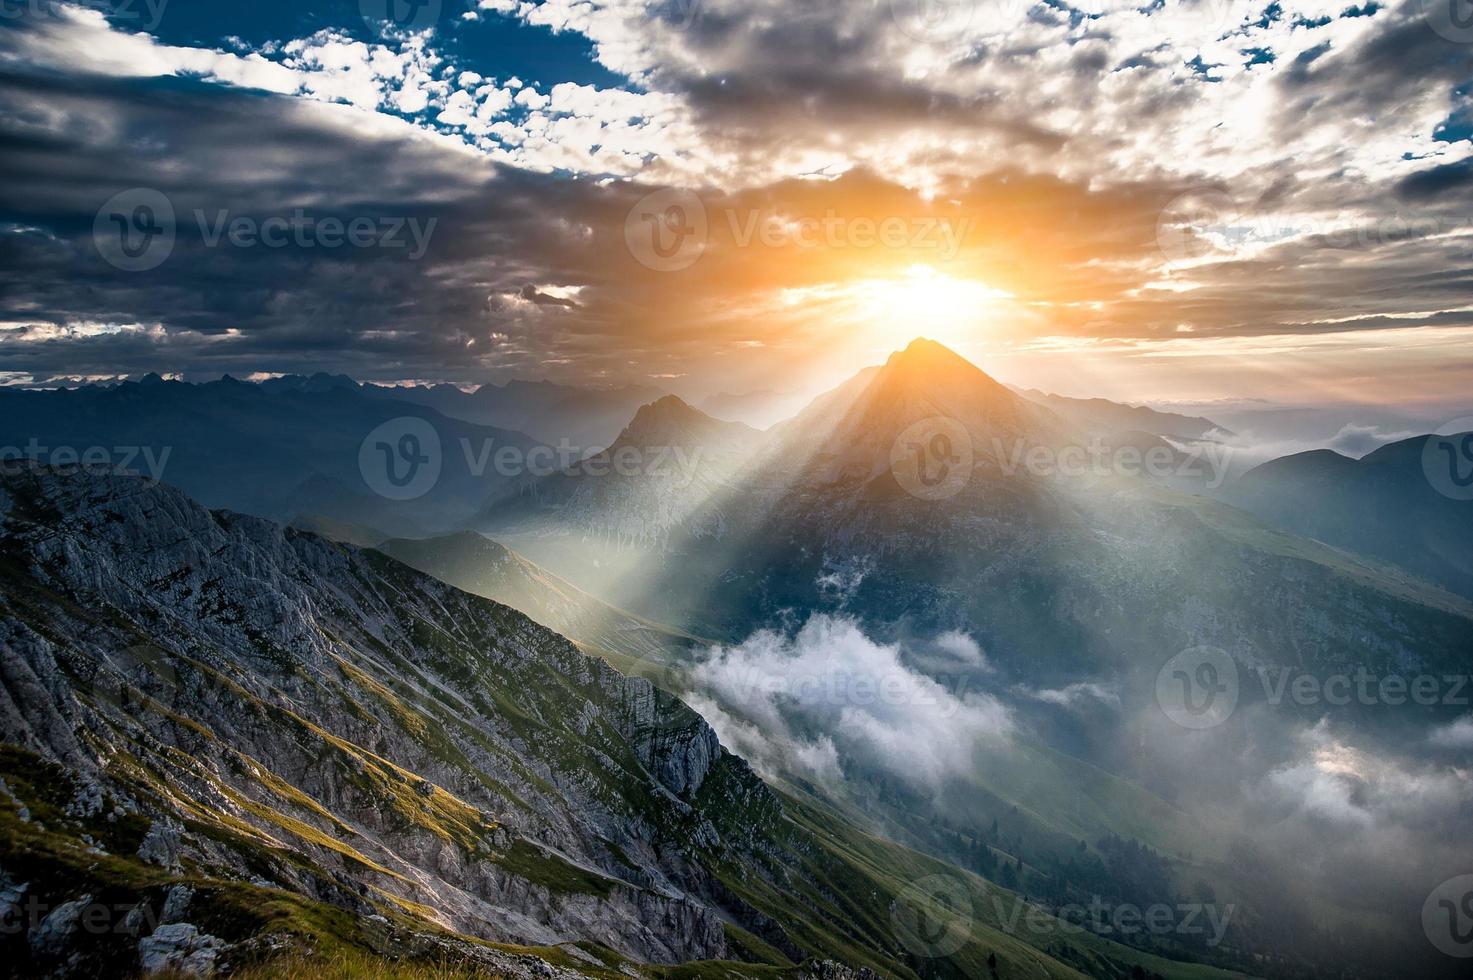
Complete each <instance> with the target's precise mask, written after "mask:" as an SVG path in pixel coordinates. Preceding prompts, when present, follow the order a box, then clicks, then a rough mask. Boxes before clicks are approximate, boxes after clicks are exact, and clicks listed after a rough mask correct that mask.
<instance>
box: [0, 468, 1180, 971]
mask: <svg viewBox="0 0 1473 980" xmlns="http://www.w3.org/2000/svg"><path fill="white" fill-rule="evenodd" d="M0 742H3V745H0V779H3V780H4V783H3V787H0V824H3V829H4V833H3V835H0V898H3V899H4V902H5V908H4V909H3V912H4V913H5V915H6V918H7V920H10V919H13V918H15V917H16V916H21V917H22V920H23V922H24V924H25V925H26V928H24V929H19V930H7V931H6V932H5V933H4V935H3V937H0V945H3V946H4V950H3V952H4V954H5V955H7V956H10V957H12V962H15V963H20V964H22V965H23V967H24V969H23V970H22V971H21V972H23V973H35V974H40V973H46V974H51V975H59V976H65V975H98V974H99V973H100V974H102V975H122V974H126V973H129V972H132V971H136V970H137V969H139V968H140V966H142V967H147V968H152V967H158V966H170V967H175V968H181V969H185V970H193V971H196V972H199V973H209V972H212V971H213V970H216V969H219V968H228V969H232V970H233V969H236V968H242V967H249V966H250V964H252V963H256V962H260V961H262V960H263V959H264V960H269V959H270V957H272V956H273V955H277V954H278V953H281V952H282V951H283V950H287V951H293V950H295V951H301V950H303V949H305V950H307V951H308V952H311V951H314V950H316V951H320V950H322V949H324V948H330V947H332V946H333V944H339V945H344V946H346V947H350V948H351V949H352V950H357V951H359V952H360V953H361V952H362V951H364V950H367V951H369V952H370V953H371V954H372V955H373V956H377V957H383V958H387V959H401V958H410V957H425V956H428V957H431V958H443V957H445V956H448V955H451V954H452V953H453V954H454V955H455V956H456V957H459V958H460V959H461V960H464V961H466V962H469V963H471V964H472V965H474V966H476V967H477V968H480V969H485V970H490V971H492V972H493V973H495V974H496V975H501V976H533V975H537V976H565V975H567V976H571V975H575V974H579V973H587V974H590V975H596V976H605V975H608V976H614V975H618V971H624V972H628V971H630V970H633V971H634V972H635V973H636V974H639V975H642V973H641V971H643V970H646V969H649V968H647V967H644V966H641V965H640V964H660V963H676V962H686V961H692V960H714V959H746V960H754V961H758V962H764V963H767V964H770V966H773V967H779V968H782V969H786V970H796V969H798V967H797V966H795V965H796V964H800V963H802V962H804V961H810V965H808V966H804V967H802V969H803V970H805V971H807V972H809V973H812V972H813V971H815V970H816V971H817V972H818V973H820V974H822V973H824V971H828V972H829V973H830V974H831V975H834V976H848V975H850V974H849V973H845V972H844V971H845V970H851V971H854V975H863V974H862V972H861V971H863V970H867V969H874V970H877V971H879V972H882V973H885V974H889V975H893V976H902V977H914V976H916V975H917V974H918V972H919V971H920V970H922V969H924V970H925V972H926V975H928V976H943V977H944V976H967V975H974V973H975V971H977V970H980V969H981V968H982V967H981V964H982V963H984V962H985V961H986V959H987V957H989V956H991V955H996V956H997V957H998V959H999V960H1000V961H1001V963H1002V967H1001V975H1002V976H1014V975H1021V974H1022V972H1023V971H1026V970H1032V969H1034V964H1038V963H1048V964H1049V969H1050V970H1051V971H1052V972H1053V973H1054V975H1056V976H1074V975H1078V974H1077V973H1076V971H1075V969H1073V968H1071V967H1068V966H1065V965H1064V964H1063V963H1060V962H1057V961H1055V960H1053V959H1050V957H1049V956H1048V954H1046V953H1044V952H1042V951H1040V949H1039V948H1036V947H1035V946H1031V945H1029V943H1034V944H1041V942H1042V941H1041V940H1038V939H1034V938H1032V937H1015V936H1009V935H1004V934H1002V933H1000V932H998V931H997V930H996V929H994V928H992V927H990V926H987V925H984V924H983V923H980V922H978V923H972V922H970V921H969V922H968V923H967V926H968V928H969V929H970V930H971V931H970V932H969V934H968V939H967V941H966V942H964V943H962V944H961V948H960V949H958V950H957V951H956V952H955V953H953V954H951V955H950V956H949V957H948V958H946V959H944V960H941V959H931V958H929V957H927V956H925V955H920V956H919V957H918V956H917V954H915V953H914V951H913V950H910V949H908V948H907V945H906V943H905V942H904V941H903V940H902V939H901V938H899V937H897V935H896V932H895V929H896V926H895V924H894V923H895V922H896V921H897V920H896V919H895V913H894V911H893V909H894V903H895V902H896V901H898V900H899V899H897V896H898V895H901V894H902V893H904V892H905V890H906V887H907V886H908V885H909V884H910V883H911V882H912V881H914V880H915V879H916V878H917V877H922V876H925V875H927V874H935V873H940V872H948V873H951V874H957V875H962V876H963V878H966V877H967V876H965V875H964V874H963V873H961V872H957V871H955V869H950V870H949V871H948V869H947V868H946V866H945V865H941V864H939V863H938V862H935V861H931V860H929V859H926V858H923V857H921V856H920V855H916V854H914V853H911V852H908V851H905V850H904V849H902V848H898V847H896V846H894V845H891V844H887V843H885V842H882V841H877V840H874V839H871V838H867V837H865V836H864V835H862V834H858V833H856V832H855V831H854V830H853V828H851V827H848V826H846V825H845V824H844V823H843V822H842V821H839V820H837V819H834V818H833V817H832V815H824V814H822V813H818V812H815V811H813V810H812V809H811V807H810V806H809V805H807V804H802V803H799V802H797V801H793V800H788V801H784V800H782V799H780V798H779V797H777V796H776V795H774V794H773V792H772V791H771V790H769V789H768V788H767V787H766V786H765V785H764V784H763V783H762V782H761V781H760V780H758V779H757V778H756V777H755V776H754V775H753V774H752V773H751V771H750V770H749V769H748V768H747V766H746V765H745V763H743V762H742V761H740V760H739V759H737V758H736V757H734V756H732V755H730V754H729V753H727V752H726V751H725V750H723V749H722V747H721V746H720V744H719V743H718V741H717V739H716V737H715V735H714V734H713V733H712V731H711V729H710V728H709V727H708V726H707V725H706V724H705V722H704V721H702V719H701V718H700V717H699V716H697V715H695V714H694V713H693V712H691V711H690V710H689V709H687V708H686V707H685V706H683V705H682V704H681V703H680V702H678V701H677V700H675V699H674V698H672V697H670V696H669V695H666V694H664V693H663V692H661V691H659V690H657V689H656V688H654V687H653V686H651V684H650V683H649V682H647V681H644V680H639V679H632V678H626V677H624V676H623V675H621V674H619V673H618V672H616V671H615V670H614V669H613V668H611V667H609V666H608V665H607V664H606V663H604V662H602V661H600V660H597V659H592V658H589V657H586V656H584V655H583V654H581V653H580V652H579V651H577V650H576V649H575V648H574V647H573V646H572V645H571V644H570V643H569V642H567V641H566V640H564V639H562V638H561V637H559V636H557V635H556V634H554V633H551V632H549V631H548V630H546V629H544V628H542V627H539V626H537V625H535V624H533V623H532V622H531V621H529V620H528V619H526V618H525V617H523V616H522V615H521V614H519V613H516V612H514V611H512V610H510V609H507V608H506V607H503V606H500V605H497V604H495V603H492V602H489V601H486V600H483V599H480V598H477V597H474V596H470V595H467V594H465V593H463V592H460V591H458V590H456V589H453V588H451V587H449V586H446V585H444V584H442V583H440V582H437V581H435V580H434V579H431V578H428V577H426V576H424V575H421V574H419V573H417V572H414V571H413V570H411V569H409V568H407V567H405V566H403V565H400V564H398V563H397V562H394V561H393V560H391V559H389V558H387V557H385V556H383V555H381V554H378V553H376V552H371V551H361V550H358V549H356V548H352V547H348V546H343V545H338V544H334V543H332V542H329V541H326V540H324V539H321V538H318V537H316V536H314V535H310V534H306V533H302V532H296V531H291V530H283V529H282V528H280V527H277V526H275V525H273V524H270V523H268V522H265V521H262V520H259V519H255V518H249V517H242V516H238V515H233V514H228V513H212V512H210V511H207V510H205V509H203V508H201V507H199V506H198V505H196V504H194V503H192V502H191V501H190V500H189V499H188V498H186V497H185V496H184V495H183V494H182V493H180V492H178V491H175V490H173V489H171V488H169V487H167V486H164V485H157V484H150V483H146V482H144V481H141V480H138V479H135V478H120V477H113V476H96V475H87V474H80V473H58V472H55V471H49V470H27V471H25V472H22V473H19V474H8V475H5V476H3V477H0ZM979 887H980V885H979ZM180 889H183V890H180ZM94 907H103V908H105V909H110V910H112V912H111V913H104V914H112V915H113V920H110V921H112V922H113V926H114V927H110V928H107V929H103V930H93V929H90V928H84V927H83V925H79V923H83V924H85V923H86V922H88V921H90V917H91V916H92V915H93V913H92V912H91V911H90V910H91V909H93V908H94ZM27 917H28V918H27ZM1046 938H1050V937H1046ZM1050 941H1055V940H1052V939H1051V938H1050ZM498 944H501V945H498ZM505 944H515V945H513V946H507V945H505ZM575 944H576V945H575ZM529 946H530V947H536V950H535V952H536V954H537V955H536V956H535V957H534V956H530V955H529V951H528V950H527V949H526V947H529ZM355 955H357V954H355ZM1069 955H1070V962H1072V963H1076V964H1096V966H1098V967H1099V968H1100V969H1106V968H1107V967H1105V966H1103V965H1102V964H1110V965H1109V966H1108V970H1109V971H1111V972H1119V971H1120V970H1122V969H1127V968H1128V965H1129V964H1130V963H1140V962H1146V963H1148V964H1149V965H1152V966H1166V965H1169V964H1166V961H1162V960H1155V959H1153V958H1145V959H1142V957H1141V954H1137V953H1134V952H1132V951H1129V950H1124V949H1123V948H1117V947H1114V946H1112V945H1111V944H1109V943H1106V942H1103V941H1097V940H1093V939H1089V938H1087V937H1086V938H1085V939H1081V940H1078V941H1077V943H1076V942H1075V941H1071V943H1070V947H1069ZM825 958H833V959H836V960H839V961H842V962H843V963H844V964H845V965H844V966H842V967H840V966H833V967H819V966H816V965H813V964H814V963H816V962H817V961H819V960H822V959H825ZM1122 963H1124V964H1126V966H1124V967H1123V966H1121V964H1122Z"/></svg>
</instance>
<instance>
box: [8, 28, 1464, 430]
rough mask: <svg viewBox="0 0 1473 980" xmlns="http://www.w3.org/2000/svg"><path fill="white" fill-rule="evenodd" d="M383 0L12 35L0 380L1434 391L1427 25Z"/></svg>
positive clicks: (1456, 334)
mask: <svg viewBox="0 0 1473 980" xmlns="http://www.w3.org/2000/svg"><path fill="white" fill-rule="evenodd" d="M395 2H396V3H399V4H400V6H399V7H397V8H396V9H395V11H394V12H395V13H396V14H398V15H399V17H400V19H401V20H402V21H403V22H404V23H403V24H402V25H393V24H387V23H385V22H384V21H382V19H380V18H378V17H376V16H374V13H375V10H376V8H375V6H374V4H372V3H368V2H367V0H365V2H364V3H363V4H347V3H331V4H325V5H320V6H317V7H314V8H312V9H311V10H303V9H301V8H298V7H295V6H293V5H286V4H280V5H267V6H265V7H262V8H261V9H260V11H259V13H258V14H255V15H253V18H252V21H253V24H254V26H253V27H252V28H251V30H249V31H246V32H243V31H242V28H241V23H240V21H241V18H238V17H237V18H232V19H229V20H225V19H223V18H221V17H219V16H217V15H213V14H211V12H209V11H207V10H201V9H198V8H196V7H192V6H186V5H184V4H182V3H177V2H176V3H172V4H170V3H165V2H162V0H160V2H158V3H156V4H154V5H148V4H144V3H142V2H141V0H140V2H131V3H122V2H118V3H115V4H111V5H103V4H96V3H94V4H86V5H80V4H67V3H49V2H44V0H36V2H34V3H30V4H28V5H18V6H12V7H11V8H9V9H8V10H7V14H6V17H5V20H4V22H3V25H0V74H3V82H0V91H3V93H4V95H3V103H0V106H3V108H0V127H3V129H0V132H3V134H4V138H5V139H6V142H7V143H8V145H9V147H10V148H9V149H8V150H7V152H6V154H5V156H4V163H3V167H4V171H3V172H4V176H5V181H4V183H3V185H0V249H3V250H4V253H3V254H4V256H5V262H4V273H3V279H0V282H3V283H4V296H5V299H4V306H5V309H4V311H3V312H0V373H3V377H4V379H5V380H6V381H7V382H9V383H21V384H48V383H57V382H59V381H62V380H67V379H70V380H86V379H101V378H113V377H119V376H138V375H141V374H143V373H145V372H148V371H159V370H166V369H167V370H171V371H173V372H177V373H180V374H182V375H183V376H185V377H198V378H204V377H218V376H219V375H220V374H223V373H233V374H236V375H252V374H256V373H310V372H313V371H318V370H326V371H332V372H345V373H348V374H350V375H352V376H354V377H355V378H358V379H360V380H365V381H383V382H402V381H430V382H434V381H446V382H453V383H465V384H471V383H479V382H486V381H504V380H506V379H509V378H512V377H521V378H540V377H546V378H549V379H552V380H555V381H560V382H564V383H573V384H594V385H623V384H631V383H655V384H658V385H661V386H663V387H667V388H670V389H672V390H676V391H708V392H712V391H718V390H720V391H731V392H736V393H746V392H752V391H761V390H773V391H780V392H794V391H812V390H816V389H817V388H821V387H824V386H826V385H828V384H832V383H833V382H834V381H836V380H838V379H839V378H841V377H843V376H845V375H847V374H849V373H852V371H853V370H856V369H858V368H859V367H862V366H864V365H866V364H871V363H875V362H877V361H879V360H883V356H884V354H885V353H886V352H888V351H890V350H893V349H897V348H899V347H903V346H904V344H905V342H906V341H908V340H909V339H910V338H912V337H914V336H918V335H925V336H932V337H935V338H936V339H938V340H941V341H943V342H945V343H948V344H949V345H951V346H953V347H954V348H956V349H957V350H959V351H961V352H962V353H963V354H965V355H966V356H968V357H969V358H971V359H972V360H974V361H975V362H976V363H978V364H979V365H981V366H983V367H984V368H985V369H987V370H988V371H989V372H991V373H993V374H994V375H996V376H997V377H999V378H1002V379H1004V380H1007V381H1009V382H1013V383H1017V384H1021V385H1026V386H1032V387H1040V388H1045V389H1048V390H1053V391H1058V392H1061V393H1064V394H1070V395H1101V396H1105V397H1114V398H1117V399H1121V400H1130V401H1133V402H1142V401H1153V402H1166V401H1211V400H1214V399H1221V398H1225V397H1229V396H1231V397H1236V398H1260V399H1267V400H1271V401H1276V402H1288V403H1294V404H1309V403H1318V404H1345V405H1366V406H1388V405H1391V404H1393V403H1395V404H1398V405H1400V406H1401V407H1403V408H1406V407H1407V406H1410V405H1420V406H1423V407H1424V408H1425V411H1426V413H1427V415H1428V417H1437V416H1438V413H1439V412H1441V411H1443V409H1444V408H1455V407H1459V403H1460V402H1462V401H1464V399H1465V394H1464V393H1465V392H1466V390H1467V389H1468V382H1469V380H1470V378H1473V354H1470V353H1469V352H1470V350H1473V345H1469V343H1468V339H1469V336H1470V333H1469V331H1470V328H1473V303H1470V302H1469V298H1468V292H1469V288H1468V287H1469V285H1470V283H1469V281H1468V273H1467V271H1466V268H1465V267H1466V254H1467V242H1468V237H1469V234H1470V229H1469V227H1468V220H1467V219H1468V212H1467V209H1466V207H1464V205H1465V203H1466V202H1467V201H1468V200H1469V198H1470V194H1473V191H1470V186H1473V166H1470V165H1469V160H1470V150H1473V143H1470V141H1469V135H1470V132H1473V130H1470V128H1469V116H1468V91H1467V86H1466V84H1465V82H1466V79H1467V78H1468V77H1469V75H1470V74H1473V73H1470V67H1473V60H1470V49H1469V45H1468V43H1467V42H1469V41H1473V37H1465V36H1463V35H1464V32H1460V31H1459V29H1458V28H1457V25H1456V22H1455V21H1452V20H1448V19H1447V18H1446V17H1439V8H1438V6H1437V4H1435V3H1432V2H1430V0H1429V2H1428V3H1423V2H1421V0H1414V2H1411V3H1399V4H1390V5H1385V6H1383V5H1380V4H1378V3H1375V2H1371V3H1368V4H1364V5H1360V6H1353V5H1352V6H1347V5H1345V4H1340V3H1334V4H1332V3H1324V2H1317V0H1303V2H1295V3H1279V2H1275V3H1240V2H1237V0H1203V2H1199V3H1176V2H1167V3H1162V4H1155V5H1151V6H1150V7H1147V8H1136V7H1134V6H1131V5H1127V4H1117V3H1111V2H1108V0H1091V2H1088V3H1085V4H1082V5H1069V4H1064V3H1039V4H1031V5H1030V4H1026V3H1021V2H1019V3H1007V2H996V3H981V2H978V3H975V4H970V3H962V2H958V3H950V4H921V3H910V2H908V0H878V2H853V3H842V4H816V3H808V2H803V3H786V4H778V3H756V4H752V3H743V4H736V3H732V2H726V0H689V2H684V3H662V4H651V3H644V2H625V3H598V4H590V3H581V2H580V3H572V2H547V3H538V4H533V3H516V2H512V0H482V2H480V3H479V4H466V3H461V2H458V0H444V2H437V0H430V2H429V3H426V4H423V5H419V6H409V5H406V4H403V2H402V0H395ZM380 6H382V5H380ZM385 9H387V8H385ZM1443 13H1446V11H1444V12H1443ZM366 15H367V16H366ZM1413 79H1415V82H1413ZM140 206H142V207H144V208H146V210H145V211H139V208H140ZM144 216H150V218H149V220H151V221H153V223H152V224H148V223H145V222H144V220H143V218H144ZM155 231H157V232H158V234H157V235H155V234H154V232H155ZM164 232H167V234H164ZM145 234H146V235H148V236H150V237H146V238H145V237H141V236H144V235H145ZM119 235H123V236H133V240H132V244H133V245H134V246H136V247H137V248H144V247H145V246H146V249H147V251H146V254H143V255H142V256H141V257H140V258H134V257H130V256H128V255H127V254H122V253H120V252H118V250H117V249H118V247H119V246H120V244H121V245H127V244H129V242H128V241H121V242H120V240H119V238H118V236H119ZM130 250H132V249H130ZM1366 421H1367V420H1366V419H1357V418H1346V419H1345V422H1356V423H1360V424H1364V423H1365V422H1366Z"/></svg>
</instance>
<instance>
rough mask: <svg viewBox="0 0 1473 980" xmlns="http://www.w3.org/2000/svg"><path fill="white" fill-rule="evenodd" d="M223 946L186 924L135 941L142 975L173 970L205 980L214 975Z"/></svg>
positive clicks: (172, 925) (167, 926)
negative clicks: (217, 958) (216, 961)
mask: <svg viewBox="0 0 1473 980" xmlns="http://www.w3.org/2000/svg"><path fill="white" fill-rule="evenodd" d="M222 945H224V944H223V943H221V942H220V940H219V939H216V938H215V937H214V936H211V935H207V934H205V933H202V932H200V931H199V929H197V928H195V927H194V926H192V925H190V924H189V923H187V922H171V923H167V924H165V925H161V926H159V927H158V928H157V929H155V930H154V931H153V934H152V935H149V936H145V937H143V938H142V939H140V940H138V965H139V968H140V969H142V970H143V972H144V973H159V972H161V971H163V970H175V971H177V972H179V973H182V974H184V975H185V976H191V977H208V976H212V975H213V974H214V972H215V959H216V957H218V956H219V955H220V948H221V946H222Z"/></svg>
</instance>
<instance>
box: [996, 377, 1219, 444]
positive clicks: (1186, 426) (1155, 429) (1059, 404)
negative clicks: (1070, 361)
mask: <svg viewBox="0 0 1473 980" xmlns="http://www.w3.org/2000/svg"><path fill="white" fill-rule="evenodd" d="M1013 390H1014V391H1016V392H1017V393H1018V394H1020V395H1022V396H1023V397H1024V398H1026V399H1028V400H1029V401H1031V402H1037V403H1038V404H1040V405H1043V406H1044V407H1045V408H1048V409H1050V410H1052V411H1054V412H1057V413H1058V414H1059V415H1060V416H1062V417H1063V418H1066V419H1068V420H1069V421H1070V422H1071V423H1072V424H1074V425H1075V426H1077V427H1078V428H1080V429H1083V430H1084V431H1086V432H1099V433H1108V432H1131V431H1135V432H1149V433H1151V434H1152V435H1157V436H1171V437H1173V438H1176V439H1205V438H1209V437H1217V436H1231V435H1232V434H1233V433H1232V432H1230V431H1229V430H1227V429H1225V428H1223V427H1222V426H1220V425H1218V424H1217V423H1216V422H1214V421H1212V420H1211V419H1208V418H1202V417H1200V416H1193V415H1179V414H1177V413H1175V412H1162V411H1158V410H1157V409H1154V408H1149V407H1147V406H1145V405H1123V404H1121V403H1120V402H1112V401H1109V400H1107V399H1104V398H1069V397H1066V396H1064V395H1055V394H1051V393H1049V392H1046V391H1039V390H1037V389H1035V388H1014V389H1013Z"/></svg>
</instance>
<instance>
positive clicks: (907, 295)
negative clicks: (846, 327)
mask: <svg viewBox="0 0 1473 980" xmlns="http://www.w3.org/2000/svg"><path fill="white" fill-rule="evenodd" d="M847 292H848V293H849V294H850V295H851V296H852V298H853V300H854V301H855V303H856V304H857V307H858V308H857V309H856V310H855V313H856V314H857V315H858V316H859V317H860V318H861V319H863V320H864V321H865V322H866V323H867V324H868V325H869V327H870V329H872V330H873V331H874V332H875V333H876V335H877V339H879V340H881V341H882V342H884V343H886V344H889V345H891V346H893V345H894V344H895V343H906V342H909V341H910V340H911V339H912V338H914V337H917V336H922V335H924V336H927V337H932V338H934V339H936V340H938V341H940V342H941V343H945V344H949V345H964V344H967V343H972V342H975V341H977V340H980V339H982V337H983V335H984V334H986V333H987V332H988V330H989V328H990V327H992V326H993V325H994V324H996V323H997V321H998V319H999V314H1000V313H1001V311H1002V309H1003V307H1004V305H1005V304H1006V303H1007V302H1008V301H1009V300H1011V299H1012V298H1013V297H1012V294H1011V293H1008V292H1005V291H1003V290H1001V289H997V288H995V287H993V286H989V285H988V284H987V283H985V282H982V281H980V280H977V279H958V278H956V277H954V276H950V275H947V274H945V273H943V272H938V271H937V270H936V269H934V268H932V267H931V266H929V265H913V266H910V267H909V268H908V269H906V270H905V271H904V273H902V274H901V275H899V276H892V277H888V278H877V279H862V280H859V281H857V282H854V283H852V284H850V286H849V288H848V290H847Z"/></svg>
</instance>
